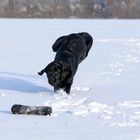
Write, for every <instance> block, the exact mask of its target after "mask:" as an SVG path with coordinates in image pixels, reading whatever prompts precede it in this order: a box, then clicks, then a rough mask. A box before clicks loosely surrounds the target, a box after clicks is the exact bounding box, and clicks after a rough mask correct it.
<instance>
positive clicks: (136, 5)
mask: <svg viewBox="0 0 140 140" xmlns="http://www.w3.org/2000/svg"><path fill="white" fill-rule="evenodd" d="M139 13H140V0H0V17H20V18H140V14H139Z"/></svg>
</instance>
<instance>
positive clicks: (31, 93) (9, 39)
mask: <svg viewBox="0 0 140 140" xmlns="http://www.w3.org/2000/svg"><path fill="white" fill-rule="evenodd" d="M139 25H140V20H56V19H54V20H36V19H34V20H9V19H0V139H1V140H140V31H139ZM83 31H86V32H89V33H90V34H91V35H92V36H93V38H94V43H93V47H92V49H91V51H90V53H89V56H88V57H87V58H86V59H85V60H84V61H83V62H82V63H81V64H80V66H79V68H78V71H77V73H76V76H75V79H74V84H73V86H72V91H71V94H70V95H66V94H65V93H63V92H62V91H60V93H54V92H53V88H52V87H51V86H50V85H49V84H48V83H47V78H46V76H45V75H44V76H42V77H40V76H38V75H37V72H38V71H40V70H41V69H42V68H44V67H45V66H46V65H47V64H48V63H50V62H51V61H53V59H54V56H55V53H53V51H52V49H51V46H52V44H53V43H54V41H55V40H56V39H57V38H58V37H60V36H62V35H67V34H70V33H73V32H76V33H77V32H83ZM15 103H20V104H26V105H49V106H52V108H53V113H52V116H26V115H12V114H11V112H10V108H11V106H12V105H13V104H15Z"/></svg>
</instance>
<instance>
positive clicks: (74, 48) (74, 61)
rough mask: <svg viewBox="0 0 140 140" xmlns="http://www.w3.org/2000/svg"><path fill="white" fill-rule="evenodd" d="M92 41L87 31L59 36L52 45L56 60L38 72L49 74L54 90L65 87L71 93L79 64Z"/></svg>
mask: <svg viewBox="0 0 140 140" xmlns="http://www.w3.org/2000/svg"><path fill="white" fill-rule="evenodd" d="M92 43H93V39H92V37H91V35H89V34H88V33H85V32H83V33H78V34H70V35H68V36H62V37H60V38H58V39H57V40H56V41H55V43H54V44H53V46H52V49H53V51H54V52H56V56H55V59H54V61H53V62H51V63H50V64H48V65H47V67H46V68H45V69H43V70H42V71H41V72H38V74H39V75H42V74H43V73H44V72H45V73H46V74H47V77H48V82H49V84H51V85H52V86H53V87H54V91H57V90H59V89H63V90H64V91H65V92H66V93H68V94H69V93H70V90H71V85H72V83H73V78H74V75H75V73H76V71H77V68H78V65H79V64H80V63H81V62H82V61H83V60H84V59H85V58H86V57H87V55H88V52H89V50H90V48H91V46H92Z"/></svg>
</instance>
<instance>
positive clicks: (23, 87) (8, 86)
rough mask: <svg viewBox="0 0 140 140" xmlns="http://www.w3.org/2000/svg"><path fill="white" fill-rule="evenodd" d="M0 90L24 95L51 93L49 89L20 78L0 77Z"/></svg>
mask: <svg viewBox="0 0 140 140" xmlns="http://www.w3.org/2000/svg"><path fill="white" fill-rule="evenodd" d="M0 89H3V90H13V91H19V92H26V93H39V92H52V91H51V90H50V89H48V88H46V87H43V86H39V85H36V84H35V83H33V82H30V81H27V80H23V79H21V78H13V77H12V78H11V77H0Z"/></svg>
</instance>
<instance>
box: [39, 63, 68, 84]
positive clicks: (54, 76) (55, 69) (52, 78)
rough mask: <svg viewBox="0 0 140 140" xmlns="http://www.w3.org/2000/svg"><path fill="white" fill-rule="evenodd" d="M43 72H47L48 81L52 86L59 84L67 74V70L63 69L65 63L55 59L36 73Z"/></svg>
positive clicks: (40, 73)
mask: <svg viewBox="0 0 140 140" xmlns="http://www.w3.org/2000/svg"><path fill="white" fill-rule="evenodd" d="M44 72H45V73H46V74H47V77H48V82H49V84H50V85H52V86H57V85H59V84H60V82H61V81H63V80H64V79H65V78H66V76H67V74H68V71H67V70H65V65H63V64H62V63H59V62H55V61H54V62H51V63H50V64H48V65H47V67H46V68H45V69H44V70H42V71H41V72H39V73H38V74H39V75H42V74H43V73H44Z"/></svg>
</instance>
